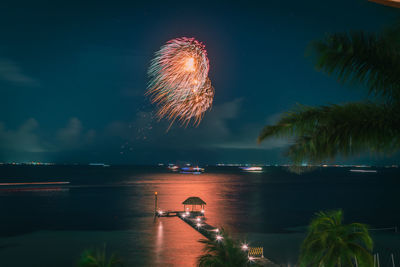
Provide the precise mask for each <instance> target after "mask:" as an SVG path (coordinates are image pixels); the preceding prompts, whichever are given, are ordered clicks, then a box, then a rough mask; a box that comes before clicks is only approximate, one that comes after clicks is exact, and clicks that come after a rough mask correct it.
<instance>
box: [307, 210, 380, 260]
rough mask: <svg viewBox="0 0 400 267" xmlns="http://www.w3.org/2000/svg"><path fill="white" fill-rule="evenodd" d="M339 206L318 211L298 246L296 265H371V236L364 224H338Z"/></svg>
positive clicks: (340, 216)
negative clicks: (325, 210) (331, 209)
mask: <svg viewBox="0 0 400 267" xmlns="http://www.w3.org/2000/svg"><path fill="white" fill-rule="evenodd" d="M342 221H343V212H342V211H341V210H336V211H329V212H319V213H317V214H316V216H315V217H314V219H313V220H312V221H311V223H310V225H309V228H308V234H307V237H306V238H305V240H304V241H303V244H302V245H301V250H300V266H301V267H307V266H318V267H320V266H321V267H335V266H339V267H340V266H346V267H350V266H365V267H370V266H371V267H372V266H373V258H372V254H371V251H372V246H373V243H372V239H371V237H370V235H369V233H368V228H367V226H366V225H365V224H360V223H351V224H348V225H346V224H342Z"/></svg>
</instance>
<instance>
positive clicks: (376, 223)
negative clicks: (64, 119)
mask: <svg viewBox="0 0 400 267" xmlns="http://www.w3.org/2000/svg"><path fill="white" fill-rule="evenodd" d="M26 181H35V182H38V181H69V182H70V185H69V186H64V187H61V188H59V189H58V190H49V191H26V192H15V191H1V190H0V266H1V267H9V266H10V267H11V266H41V267H44V266H60V267H63V266H73V265H74V264H75V263H76V261H77V259H78V258H79V255H80V253H81V252H82V251H83V250H84V249H85V248H92V247H102V246H103V244H104V243H106V244H107V249H108V250H110V251H116V252H117V253H118V254H119V256H120V257H121V258H122V259H123V260H124V262H125V264H126V265H127V266H193V265H194V263H195V261H196V257H197V256H198V255H199V254H200V253H201V248H202V246H201V245H200V244H199V243H198V242H197V240H198V239H200V238H202V236H201V235H200V234H199V233H197V232H196V231H194V230H193V229H192V228H190V227H189V226H188V225H186V224H185V223H183V222H182V221H181V220H179V219H178V218H161V219H158V220H157V221H156V222H153V209H154V197H153V196H154V192H155V191H157V192H158V195H159V207H161V208H163V209H182V205H181V204H180V203H182V201H183V200H185V199H186V198H187V197H189V196H199V197H201V198H202V199H203V200H205V201H206V202H207V207H206V217H207V218H208V219H207V221H208V223H209V224H211V225H215V226H225V227H226V228H229V229H230V230H231V232H233V233H235V234H236V235H237V236H240V237H242V238H245V239H247V240H249V242H250V244H251V245H254V246H264V250H265V256H266V257H268V258H271V259H272V260H274V261H276V262H278V263H281V264H293V263H295V262H296V259H297V253H298V247H299V245H300V242H301V240H302V238H303V237H304V233H303V232H302V230H303V229H304V228H303V227H304V226H305V225H307V224H308V222H309V221H310V219H311V217H312V215H313V214H314V213H315V212H316V211H319V210H326V209H336V208H342V209H343V210H344V212H345V219H346V221H347V222H352V221H357V222H363V223H367V224H369V225H370V226H371V228H382V227H394V226H398V227H399V226H400V205H399V203H400V194H399V188H400V187H399V186H400V170H399V169H393V168H390V169H378V172H377V173H351V172H349V169H348V168H321V169H317V170H316V171H314V172H311V173H306V174H303V175H296V174H291V173H288V172H287V171H286V170H285V169H282V168H279V167H266V168H264V172H263V173H243V172H241V171H240V170H238V169H236V168H216V167H206V173H204V174H202V175H191V174H177V173H170V172H168V171H167V170H166V169H164V168H162V167H132V166H126V167H124V166H117V167H113V166H111V167H107V168H105V167H94V166H93V167H90V166H42V167H29V166H0V183H4V182H26ZM373 235H374V239H375V244H376V249H377V251H379V252H380V253H381V255H386V254H388V253H390V252H393V253H395V256H396V257H397V255H399V254H398V251H400V234H399V233H395V232H394V231H373ZM399 256H400V255H399ZM382 257H384V256H382ZM398 260H399V259H396V261H398ZM399 263H400V262H399ZM381 266H382V265H381Z"/></svg>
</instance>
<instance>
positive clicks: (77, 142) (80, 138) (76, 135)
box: [56, 118, 96, 149]
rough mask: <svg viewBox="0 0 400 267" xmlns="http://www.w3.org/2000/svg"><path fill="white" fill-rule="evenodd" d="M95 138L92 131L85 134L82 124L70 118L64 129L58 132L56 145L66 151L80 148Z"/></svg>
mask: <svg viewBox="0 0 400 267" xmlns="http://www.w3.org/2000/svg"><path fill="white" fill-rule="evenodd" d="M95 136H96V132H95V131H94V130H89V131H86V132H85V131H84V130H83V127H82V122H81V121H80V120H79V119H78V118H71V119H69V121H68V123H67V125H66V126H65V127H64V128H61V129H60V130H58V132H57V141H58V142H56V145H57V146H58V147H61V148H67V149H74V148H81V147H83V146H85V145H87V144H89V143H91V142H92V141H93V139H94V138H95Z"/></svg>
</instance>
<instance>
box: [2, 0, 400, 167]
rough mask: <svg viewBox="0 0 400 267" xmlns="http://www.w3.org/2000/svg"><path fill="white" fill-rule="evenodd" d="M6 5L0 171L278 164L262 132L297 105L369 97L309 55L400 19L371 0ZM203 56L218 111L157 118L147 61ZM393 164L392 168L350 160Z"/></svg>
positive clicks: (277, 143) (278, 144) (275, 144)
mask: <svg viewBox="0 0 400 267" xmlns="http://www.w3.org/2000/svg"><path fill="white" fill-rule="evenodd" d="M55 2H57V1H48V2H40V1H2V2H1V4H0V34H1V37H0V40H1V42H0V92H1V98H0V114H1V115H0V161H3V162H9V161H45V162H58V163H63V162H65V163H73V162H81V163H87V162H107V163H112V164H113V163H123V164H151V163H158V162H178V161H191V162H193V163H217V162H243V163H245V162H254V163H282V162H286V159H285V157H284V156H283V151H284V148H285V147H286V146H287V144H288V141H287V140H270V141H267V142H265V143H263V144H262V145H261V146H259V145H257V143H256V138H257V135H258V133H259V131H260V130H261V129H262V127H263V126H264V125H265V124H267V123H273V122H274V121H276V120H277V118H279V115H280V114H281V113H282V112H284V111H286V110H288V109H290V108H292V107H293V106H294V105H295V104H296V103H302V104H308V105H322V104H328V103H344V102H348V101H354V100H361V99H365V98H366V94H365V92H366V90H363V89H362V88H354V87H349V86H342V85H340V84H338V83H337V81H336V79H335V78H334V77H329V76H327V75H326V74H324V73H320V72H317V71H316V70H315V68H314V66H313V63H312V60H311V59H310V58H307V57H306V56H305V50H306V47H307V45H308V44H309V43H310V41H312V40H315V39H321V38H323V37H324V34H325V33H329V32H342V31H347V30H366V31H379V30H381V29H382V28H383V27H384V26H387V25H390V24H391V23H393V22H394V21H395V19H396V16H397V15H398V10H395V9H393V8H389V7H384V6H380V5H377V4H374V3H370V2H368V1H366V0H334V1H333V0H332V1H331V0H329V1H320V0H318V1H316V0H310V1H298V0H290V1H263V2H261V1H260V2H252V1H243V2H233V1H224V2H222V1H219V2H218V1H210V2H207V1H182V2H177V1H173V2H172V1H143V3H135V2H136V1H126V2H118V1H108V2H106V3H101V2H100V1H92V2H91V1H76V2H74V1H64V3H55ZM182 36H186V37H195V38H196V39H198V40H200V41H202V42H203V43H204V44H205V45H206V49H207V51H208V56H209V60H210V73H209V76H210V78H211V80H212V82H213V85H214V87H215V98H214V105H213V108H212V110H211V111H209V112H207V113H206V115H205V118H204V120H203V121H202V123H201V124H200V126H199V127H197V128H195V127H192V126H190V127H187V128H182V127H179V125H176V126H174V127H172V128H171V129H170V131H169V132H166V130H167V128H168V122H166V121H163V120H162V121H158V120H157V119H154V118H153V115H152V114H153V111H154V110H155V109H154V106H153V105H151V104H150V102H149V100H148V98H146V97H145V96H144V94H145V92H146V87H147V82H148V78H147V68H148V66H149V61H150V59H151V58H152V57H153V54H154V52H155V51H157V50H158V49H159V48H160V46H161V45H163V44H164V43H165V42H166V41H168V40H170V39H173V38H176V37H182ZM360 160H364V161H366V163H375V162H386V163H391V162H392V161H393V160H394V159H393V158H388V157H384V158H382V157H380V158H376V157H364V156H363V157H362V158H361V159H360V158H355V159H354V158H353V159H349V160H347V162H354V161H360Z"/></svg>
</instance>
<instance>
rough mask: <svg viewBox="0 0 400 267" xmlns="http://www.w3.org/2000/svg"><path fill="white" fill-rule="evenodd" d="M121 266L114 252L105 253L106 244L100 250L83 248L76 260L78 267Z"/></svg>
mask: <svg viewBox="0 0 400 267" xmlns="http://www.w3.org/2000/svg"><path fill="white" fill-rule="evenodd" d="M117 266H123V264H122V262H121V261H120V260H119V259H118V258H117V256H116V255H115V254H112V255H111V257H110V258H108V257H107V255H106V245H104V247H103V249H102V250H96V251H93V250H85V251H84V252H83V253H82V255H81V258H80V259H79V262H78V267H117Z"/></svg>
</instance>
